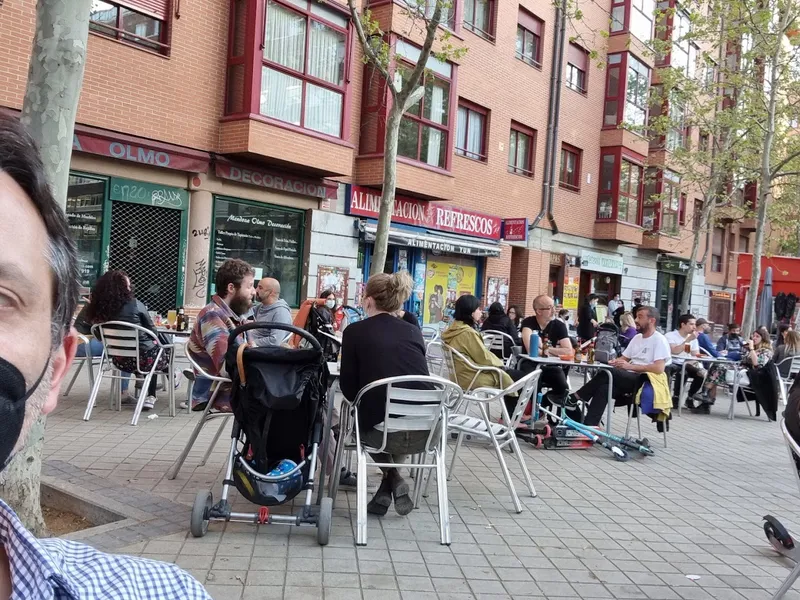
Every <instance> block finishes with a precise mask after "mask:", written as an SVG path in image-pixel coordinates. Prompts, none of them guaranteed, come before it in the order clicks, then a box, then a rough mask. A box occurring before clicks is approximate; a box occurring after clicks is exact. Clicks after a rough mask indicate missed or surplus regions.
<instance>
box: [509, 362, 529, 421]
mask: <svg viewBox="0 0 800 600" xmlns="http://www.w3.org/2000/svg"><path fill="white" fill-rule="evenodd" d="M503 371H505V372H506V373H507V374H508V376H509V377H511V379H513V380H514V381H515V382H516V381H519V380H520V379H522V378H523V377H525V375H526V373H523V372H522V371H520V370H519V369H503ZM503 400H505V403H506V410H507V411H508V416H509V417H511V415H512V413H513V412H514V408H516V406H517V396H506V397H505V398H504V399H503Z"/></svg>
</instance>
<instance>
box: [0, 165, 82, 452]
mask: <svg viewBox="0 0 800 600" xmlns="http://www.w3.org/2000/svg"><path fill="white" fill-rule="evenodd" d="M0 215H3V216H2V218H0V358H2V359H4V360H6V361H8V362H9V363H11V364H12V365H13V366H14V367H16V368H17V369H18V370H19V371H20V372H21V373H22V375H23V376H24V377H25V384H26V386H25V387H26V390H30V389H31V387H32V386H33V385H34V384H35V383H36V381H37V380H38V379H39V377H40V376H41V375H42V373H43V372H44V377H43V379H42V381H41V383H40V384H39V386H38V387H37V389H36V391H35V392H34V393H33V394H32V395H31V397H30V398H28V400H27V402H26V407H25V423H24V425H23V427H22V435H21V436H20V438H19V439H18V440H17V446H16V448H15V451H18V450H19V449H20V448H21V447H22V446H23V445H24V442H25V438H26V437H27V434H28V431H29V430H30V428H31V426H32V425H33V423H34V422H35V421H36V419H37V418H38V417H39V416H40V415H41V414H47V413H49V412H50V411H52V410H53V408H55V405H56V400H57V399H58V390H59V386H60V385H61V380H62V379H63V377H64V374H65V372H66V370H67V369H68V368H69V365H70V363H71V362H72V358H73V356H74V354H75V337H74V336H72V335H69V336H67V337H66V338H65V340H64V342H63V343H62V344H61V345H59V346H58V347H56V348H53V347H52V333H51V317H52V306H53V277H52V271H51V268H50V264H49V262H48V249H49V245H48V238H47V230H46V229H45V225H44V222H43V221H42V219H41V217H40V216H39V213H38V211H37V210H36V208H35V207H34V205H33V201H32V200H31V199H30V198H28V196H27V195H26V194H25V192H24V191H23V190H22V188H20V187H19V185H17V183H16V182H15V181H14V180H13V179H12V178H11V177H10V176H9V175H8V174H6V173H4V172H3V171H0ZM20 232H25V235H20ZM48 359H49V362H48ZM45 368H46V369H47V370H46V372H45Z"/></svg>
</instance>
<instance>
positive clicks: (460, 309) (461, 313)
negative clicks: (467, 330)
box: [453, 294, 481, 327]
mask: <svg viewBox="0 0 800 600" xmlns="http://www.w3.org/2000/svg"><path fill="white" fill-rule="evenodd" d="M480 305H481V303H480V302H478V299H477V298H476V297H475V296H473V295H471V294H464V295H463V296H461V297H460V298H459V299H458V300H456V308H455V311H454V313H453V318H454V319H455V320H456V321H461V322H462V323H466V324H467V325H469V326H470V327H475V319H473V318H472V313H474V312H475V311H476V310H477V309H478V307H479V306H480Z"/></svg>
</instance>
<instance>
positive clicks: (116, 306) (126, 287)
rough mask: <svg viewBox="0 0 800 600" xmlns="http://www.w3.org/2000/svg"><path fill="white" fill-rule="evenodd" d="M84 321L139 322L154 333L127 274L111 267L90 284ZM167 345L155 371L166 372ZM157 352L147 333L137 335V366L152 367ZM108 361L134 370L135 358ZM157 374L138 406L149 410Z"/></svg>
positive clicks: (177, 380) (125, 370)
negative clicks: (89, 298) (92, 286)
mask: <svg viewBox="0 0 800 600" xmlns="http://www.w3.org/2000/svg"><path fill="white" fill-rule="evenodd" d="M85 316H86V321H87V322H88V323H90V324H91V325H96V324H98V323H106V322H108V321H124V322H126V323H131V324H133V325H139V326H141V327H144V328H145V329H149V330H150V331H152V332H153V333H154V334H156V328H155V326H154V325H153V321H152V320H151V319H150V315H149V314H148V312H147V307H146V306H145V305H144V304H142V303H141V302H140V301H139V300H137V299H136V297H135V296H134V295H133V287H132V286H131V280H130V278H129V277H128V276H127V275H126V274H125V272H124V271H117V270H112V271H108V272H106V273H105V274H103V275H102V276H101V277H100V278H99V279H98V280H97V282H96V283H95V284H94V289H93V290H92V296H91V300H90V301H89V304H88V305H87V307H86V315H85ZM169 352H170V350H169V349H166V350H164V351H163V352H162V354H161V357H160V358H159V360H158V364H157V365H156V371H158V372H160V373H166V372H167V371H168V369H169V356H170V355H169ZM158 353H159V346H158V344H156V342H154V341H153V339H152V338H151V337H150V336H147V335H144V334H140V335H139V366H140V368H141V369H142V370H143V371H148V370H150V369H151V368H152V366H153V362H154V361H155V360H156V357H157V356H158ZM112 362H113V364H114V366H115V367H117V368H118V369H119V370H120V371H122V372H123V373H134V372H136V358H135V357H125V358H112ZM173 377H174V384H175V387H176V388H177V387H178V386H179V385H180V374H179V373H178V372H177V371H176V372H175V373H174V374H173ZM157 385H158V378H157V377H153V378H152V379H151V380H150V385H149V387H148V389H147V398H146V399H145V401H144V405H143V407H142V410H150V409H152V408H153V406H154V405H155V402H156V387H157Z"/></svg>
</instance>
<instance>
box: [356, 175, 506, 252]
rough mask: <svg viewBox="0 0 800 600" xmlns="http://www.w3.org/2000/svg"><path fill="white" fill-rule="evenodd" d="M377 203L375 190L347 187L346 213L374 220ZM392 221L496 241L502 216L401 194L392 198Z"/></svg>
mask: <svg viewBox="0 0 800 600" xmlns="http://www.w3.org/2000/svg"><path fill="white" fill-rule="evenodd" d="M380 203H381V196H380V192H379V191H377V190H373V189H370V188H364V187H359V186H351V188H350V198H349V201H348V203H347V211H346V212H347V214H349V215H355V216H360V217H371V218H374V219H376V218H378V213H379V211H380ZM392 221H393V222H395V223H405V224H406V225H416V226H418V227H426V228H428V229H436V230H439V231H450V232H453V233H462V234H464V235H471V236H475V237H480V238H485V239H489V240H499V239H500V236H501V228H502V219H500V218H499V217H494V216H491V215H485V214H482V213H478V212H474V211H471V210H467V209H463V208H457V207H455V206H449V205H447V204H442V203H438V202H426V201H424V200H418V199H416V198H408V197H405V196H397V197H395V202H394V213H393V214H392Z"/></svg>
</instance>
